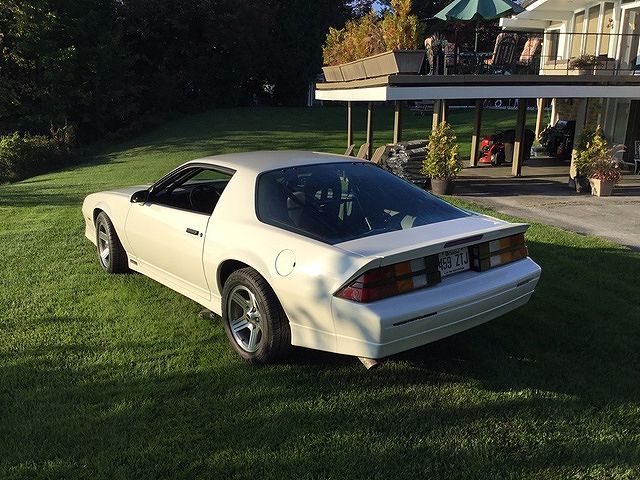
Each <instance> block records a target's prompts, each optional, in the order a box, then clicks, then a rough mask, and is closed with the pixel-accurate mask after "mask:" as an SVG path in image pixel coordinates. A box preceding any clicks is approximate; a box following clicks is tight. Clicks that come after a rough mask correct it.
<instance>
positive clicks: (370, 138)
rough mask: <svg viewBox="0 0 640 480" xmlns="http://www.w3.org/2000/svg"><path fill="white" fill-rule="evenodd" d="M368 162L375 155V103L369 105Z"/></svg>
mask: <svg viewBox="0 0 640 480" xmlns="http://www.w3.org/2000/svg"><path fill="white" fill-rule="evenodd" d="M366 142H367V144H368V150H367V160H371V155H372V153H373V102H369V103H368V104H367V140H366Z"/></svg>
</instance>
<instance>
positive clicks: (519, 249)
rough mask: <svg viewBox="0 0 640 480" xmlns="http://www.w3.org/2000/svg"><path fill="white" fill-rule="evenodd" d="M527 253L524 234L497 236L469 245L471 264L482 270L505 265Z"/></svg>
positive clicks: (474, 267)
mask: <svg viewBox="0 0 640 480" xmlns="http://www.w3.org/2000/svg"><path fill="white" fill-rule="evenodd" d="M527 255H529V251H528V250H527V246H526V244H525V241H524V234H522V233H520V234H518V235H513V236H511V237H505V238H499V239H498V240H492V241H490V242H485V243H480V244H478V245H473V246H472V247H471V266H472V268H473V269H474V270H477V271H479V272H483V271H485V270H489V269H490V268H493V267H498V266H500V265H505V264H507V263H510V262H514V261H516V260H520V259H521V258H525V257H526V256H527Z"/></svg>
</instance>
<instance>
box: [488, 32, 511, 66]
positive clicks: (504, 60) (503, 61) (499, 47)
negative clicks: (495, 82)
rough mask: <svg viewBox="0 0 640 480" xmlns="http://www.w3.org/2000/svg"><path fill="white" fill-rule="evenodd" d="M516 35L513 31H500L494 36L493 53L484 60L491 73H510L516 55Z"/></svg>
mask: <svg viewBox="0 0 640 480" xmlns="http://www.w3.org/2000/svg"><path fill="white" fill-rule="evenodd" d="M517 44H518V36H517V35H516V34H515V33H500V34H498V36H497V37H496V44H495V47H494V49H493V55H492V56H491V58H488V59H486V60H485V61H484V65H485V66H486V68H487V70H489V72H491V73H502V74H504V73H511V70H512V68H513V63H514V60H515V56H516V46H517Z"/></svg>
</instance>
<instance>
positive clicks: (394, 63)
mask: <svg viewBox="0 0 640 480" xmlns="http://www.w3.org/2000/svg"><path fill="white" fill-rule="evenodd" d="M425 54H426V51H425V50H389V51H388V52H383V53H379V54H378V55H372V56H371V57H366V58H363V59H362V63H363V64H364V70H365V74H366V76H367V78H372V77H381V76H384V75H393V74H395V73H408V74H414V75H415V74H418V73H420V69H421V68H422V64H423V63H424V58H425Z"/></svg>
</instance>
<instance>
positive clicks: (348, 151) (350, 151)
mask: <svg viewBox="0 0 640 480" xmlns="http://www.w3.org/2000/svg"><path fill="white" fill-rule="evenodd" d="M354 148H356V144H355V143H352V144H351V145H349V148H347V149H346V150H345V152H344V155H345V156H346V157H353V149H354Z"/></svg>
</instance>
